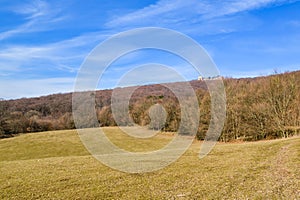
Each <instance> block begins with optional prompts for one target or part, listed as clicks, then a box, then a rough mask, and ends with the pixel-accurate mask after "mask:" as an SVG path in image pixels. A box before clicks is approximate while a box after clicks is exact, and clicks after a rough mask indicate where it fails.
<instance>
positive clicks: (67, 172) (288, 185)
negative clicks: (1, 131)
mask: <svg viewBox="0 0 300 200" xmlns="http://www.w3.org/2000/svg"><path fill="white" fill-rule="evenodd" d="M105 129H106V131H107V135H108V137H109V138H110V139H111V140H112V141H113V142H114V143H115V144H116V145H118V146H120V147H122V148H124V149H127V150H130V151H148V150H155V149H159V148H161V147H162V146H163V145H165V144H166V143H167V142H168V141H169V140H170V139H171V138H172V136H171V134H159V135H157V136H156V137H154V138H153V139H134V138H131V137H129V136H126V135H124V134H122V133H121V132H120V130H119V129H118V128H115V127H110V128H105ZM200 145H201V142H200V141H194V143H193V144H192V145H191V147H190V148H189V150H188V151H187V152H186V153H185V154H184V155H183V156H182V157H181V158H180V159H179V160H177V161H176V162H174V163H173V164H171V165H170V166H168V167H166V168H164V169H162V170H159V171H156V172H151V173H144V174H127V173H123V172H119V171H116V170H113V169H111V168H109V167H106V166H104V165H103V164H101V163H100V162H99V161H98V160H96V159H94V158H93V157H92V156H91V155H90V154H89V153H88V152H87V151H86V149H85V148H84V147H83V145H82V144H81V142H80V139H79V137H78V135H77V133H76V131H75V130H70V131H51V132H43V133H32V134H26V135H20V136H18V137H14V138H8V139H3V140H0V155H1V156H0V191H1V192H0V198H1V199H298V198H299V196H300V191H299V188H300V183H299V177H300V170H299V166H300V138H299V137H292V138H288V139H279V140H271V141H259V142H248V143H225V144H224V143H219V144H217V145H216V147H215V148H214V149H213V151H212V152H211V153H210V154H209V155H208V156H206V157H205V158H203V159H201V160H200V159H199V158H198V152H199V149H200Z"/></svg>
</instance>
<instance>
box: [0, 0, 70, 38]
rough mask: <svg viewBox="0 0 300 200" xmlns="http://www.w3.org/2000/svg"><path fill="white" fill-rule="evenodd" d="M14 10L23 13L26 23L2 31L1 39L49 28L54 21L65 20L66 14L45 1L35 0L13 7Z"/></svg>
mask: <svg viewBox="0 0 300 200" xmlns="http://www.w3.org/2000/svg"><path fill="white" fill-rule="evenodd" d="M12 11H13V12H15V13H17V14H20V15H23V16H24V19H25V20H26V22H25V23H23V24H21V25H19V26H17V27H15V28H13V29H11V30H7V31H4V32H1V33H0V40H4V39H7V38H10V37H12V36H16V35H18V34H24V33H32V32H39V31H44V30H49V29H51V28H52V27H53V24H54V23H57V22H60V21H63V20H64V19H65V16H63V15H62V14H61V13H60V10H59V9H57V8H53V7H50V5H49V4H47V3H46V2H45V1H41V0H34V1H31V3H30V4H25V5H22V6H18V7H15V8H13V9H12Z"/></svg>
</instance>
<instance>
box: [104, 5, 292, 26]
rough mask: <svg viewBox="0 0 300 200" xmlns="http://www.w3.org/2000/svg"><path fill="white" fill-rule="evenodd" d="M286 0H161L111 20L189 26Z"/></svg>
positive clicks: (112, 23)
mask: <svg viewBox="0 0 300 200" xmlns="http://www.w3.org/2000/svg"><path fill="white" fill-rule="evenodd" d="M285 2H288V3H289V2H292V1H287V0H244V1H240V0H232V1H222V0H216V1H210V0H202V1H198V0H189V1H187V0H175V1H174V0H160V1H158V2H157V3H156V4H153V5H150V6H148V7H145V8H143V9H140V10H137V11H134V12H131V13H129V14H125V15H123V16H119V17H117V18H115V19H112V20H111V21H109V22H108V23H107V24H106V26H107V27H110V28H117V27H130V26H156V25H157V26H167V27H170V26H177V25H181V26H182V25H186V24H188V25H189V26H191V25H193V24H194V25H195V23H199V21H204V20H210V19H212V18H216V17H221V16H227V15H233V14H236V13H239V12H243V11H248V10H253V9H258V8H261V7H266V6H270V5H278V4H281V3H285Z"/></svg>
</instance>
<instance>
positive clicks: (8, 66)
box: [0, 32, 109, 76]
mask: <svg viewBox="0 0 300 200" xmlns="http://www.w3.org/2000/svg"><path fill="white" fill-rule="evenodd" d="M108 35H109V33H106V32H101V33H100V32H94V33H87V34H83V35H81V36H77V37H73V38H70V39H66V40H62V41H60V42H56V43H49V44H39V45H7V46H5V47H2V49H0V70H1V71H2V75H9V74H11V73H14V72H20V71H24V70H28V67H24V66H30V68H40V67H44V66H45V65H46V66H51V68H56V69H57V70H62V71H69V72H75V71H76V70H77V69H78V68H79V65H80V63H81V62H82V61H83V60H84V58H85V57H86V56H87V55H88V53H89V52H90V51H91V50H92V49H93V48H94V46H95V45H96V44H98V43H99V42H100V41H102V40H103V39H105V38H106V37H108ZM0 76H1V75H0Z"/></svg>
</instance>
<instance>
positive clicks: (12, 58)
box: [0, 0, 300, 99]
mask: <svg viewBox="0 0 300 200" xmlns="http://www.w3.org/2000/svg"><path fill="white" fill-rule="evenodd" d="M299 10H300V2H299V1H293V0H286V1H285V0H244V1H239V0H230V1H221V0H215V1H209V0H203V1H201V0H197V1H196V0H159V1H138V0H131V1H113V0H101V1H99V0H98V1H96V0H87V1H79V0H65V1H58V0H53V1H42V0H30V1H23V0H22V1H20V0H15V1H11V0H1V7H0V98H5V99H11V98H21V97H32V96H40V95H46V94H51V93H62V92H71V91H72V90H73V87H74V82H75V78H76V75H77V72H78V70H79V68H80V66H81V64H82V62H83V61H84V59H85V57H86V56H87V55H88V54H89V52H90V51H91V50H92V49H93V48H94V47H95V46H96V45H98V44H99V43H101V42H102V41H103V40H105V39H107V38H109V37H110V36H112V35H113V34H116V33H119V32H121V31H126V30H130V29H132V28H138V27H148V26H151V27H153V26H154V27H163V28H169V29H173V30H176V31H179V32H182V33H184V34H186V35H188V36H190V37H191V38H193V39H194V40H196V41H197V42H198V43H199V44H200V45H202V46H203V47H204V48H205V49H206V50H207V51H208V53H209V54H210V56H211V57H212V59H213V60H214V62H215V63H216V65H217V67H218V68H219V70H220V73H221V75H223V76H230V77H247V76H259V75H268V74H271V73H272V72H273V71H274V70H278V71H280V72H284V71H293V70H300V56H299V55H300V12H299ZM151 62H156V63H161V64H164V65H170V66H173V67H174V68H175V69H176V70H178V71H179V72H180V73H182V74H183V75H184V77H186V79H188V80H191V79H196V78H197V76H198V74H197V73H195V71H194V70H193V69H192V68H191V67H190V66H188V65H187V64H186V63H185V62H183V61H182V60H181V59H178V58H176V57H175V56H170V55H169V54H167V53H163V52H159V51H154V50H152V51H151V50H143V51H140V52H133V53H131V54H129V55H127V56H125V57H122V58H120V59H119V60H117V61H116V62H115V63H114V64H113V65H112V66H111V67H110V68H109V69H108V71H107V72H106V73H105V76H104V78H103V80H102V81H101V82H100V86H99V87H100V88H113V87H114V86H115V84H116V81H117V80H118V79H119V77H121V76H122V74H124V73H125V72H126V70H128V69H130V68H131V67H132V66H137V65H142V64H147V63H151Z"/></svg>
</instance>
